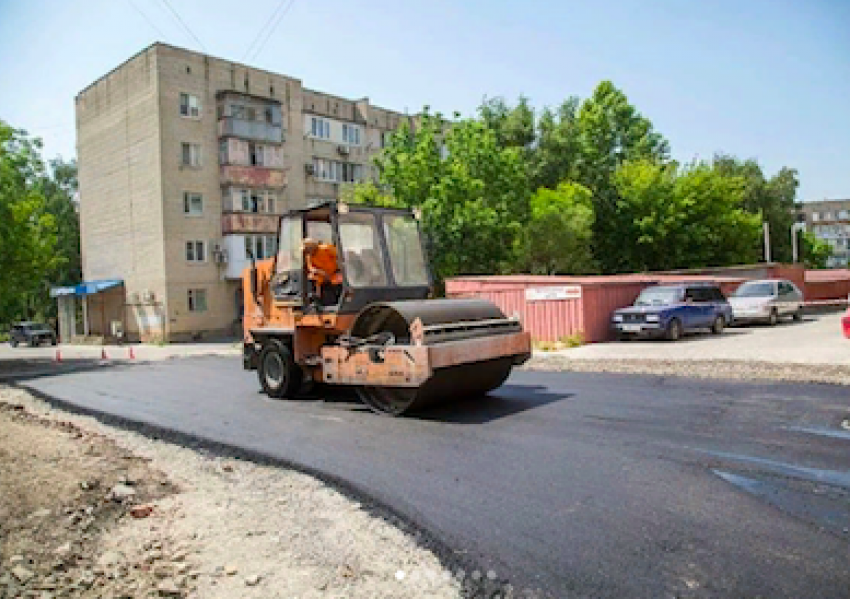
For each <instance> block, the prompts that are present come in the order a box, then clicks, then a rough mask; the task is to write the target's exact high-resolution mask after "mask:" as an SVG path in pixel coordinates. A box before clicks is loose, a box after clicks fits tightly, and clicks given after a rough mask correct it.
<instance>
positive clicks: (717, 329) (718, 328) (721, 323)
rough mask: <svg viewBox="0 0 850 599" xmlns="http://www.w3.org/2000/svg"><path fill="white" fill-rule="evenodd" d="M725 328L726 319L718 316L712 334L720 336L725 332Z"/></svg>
mask: <svg viewBox="0 0 850 599" xmlns="http://www.w3.org/2000/svg"><path fill="white" fill-rule="evenodd" d="M724 328H726V319H725V318H723V317H722V316H718V317H717V318H715V319H714V323H713V324H712V325H711V332H712V333H714V334H715V335H719V334H720V333H722V332H723V329H724Z"/></svg>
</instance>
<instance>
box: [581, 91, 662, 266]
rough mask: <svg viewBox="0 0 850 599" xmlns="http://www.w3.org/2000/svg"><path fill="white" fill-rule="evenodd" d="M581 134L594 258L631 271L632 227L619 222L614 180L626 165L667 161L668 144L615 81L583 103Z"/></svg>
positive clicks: (584, 179)
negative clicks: (627, 244) (627, 234)
mask: <svg viewBox="0 0 850 599" xmlns="http://www.w3.org/2000/svg"><path fill="white" fill-rule="evenodd" d="M576 131H577V134H578V142H579V147H578V156H577V159H576V161H575V167H574V168H575V173H574V180H575V181H577V182H578V183H581V184H582V185H584V186H585V187H587V188H588V189H589V190H590V191H591V192H592V193H593V198H594V202H595V206H594V208H595V212H596V220H595V221H594V222H595V226H594V253H595V256H596V258H597V260H598V261H599V263H600V265H601V266H602V269H603V271H605V272H617V271H624V270H630V269H632V268H634V267H635V266H636V265H635V264H633V263H631V262H630V261H629V260H628V259H627V258H626V252H624V251H623V247H622V239H623V237H622V236H623V232H624V231H626V230H628V228H629V227H630V226H631V223H630V222H629V221H628V220H623V219H621V218H620V216H621V213H620V211H619V210H618V201H619V197H618V194H617V188H616V186H615V184H614V175H615V172H616V170H617V168H618V167H619V166H620V165H621V164H623V163H624V162H626V161H637V160H646V161H650V162H655V163H663V162H665V161H667V160H668V159H669V154H670V148H669V145H668V143H667V141H666V140H665V139H664V138H663V137H662V136H661V135H660V134H659V133H658V132H656V131H655V129H654V127H653V125H652V122H651V121H650V120H649V119H647V118H646V117H644V116H643V115H641V114H640V112H638V110H637V109H636V108H635V107H634V106H633V105H632V104H630V103H629V100H628V98H627V97H626V95H625V94H624V93H623V92H622V91H620V90H619V89H617V88H616V87H615V86H614V85H613V84H612V83H611V82H610V81H603V82H602V83H600V84H599V85H598V86H597V87H596V89H595V90H594V92H593V95H592V96H591V97H590V98H588V99H587V100H585V101H584V102H582V104H581V107H580V108H579V111H578V117H577V120H576Z"/></svg>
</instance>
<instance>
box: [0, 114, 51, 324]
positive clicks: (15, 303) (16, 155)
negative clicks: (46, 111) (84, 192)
mask: <svg viewBox="0 0 850 599" xmlns="http://www.w3.org/2000/svg"><path fill="white" fill-rule="evenodd" d="M45 176H46V175H45V169H44V163H43V162H42V160H41V142H40V140H38V139H31V138H29V137H28V136H27V135H26V134H25V132H23V131H20V130H16V129H13V128H12V127H10V126H9V125H8V124H6V123H5V122H3V121H0V321H3V322H9V321H12V320H16V319H20V318H26V317H35V316H39V315H40V314H39V309H40V308H41V307H43V306H44V305H45V301H46V300H45V298H46V297H47V292H48V287H49V281H48V277H49V275H50V273H51V272H53V271H54V269H55V268H57V266H58V265H59V264H60V263H61V262H62V257H61V256H59V255H57V254H56V251H55V250H56V242H57V233H56V219H55V217H54V216H53V215H52V214H50V213H49V212H48V211H47V207H46V200H45V197H44V191H43V183H44V178H45Z"/></svg>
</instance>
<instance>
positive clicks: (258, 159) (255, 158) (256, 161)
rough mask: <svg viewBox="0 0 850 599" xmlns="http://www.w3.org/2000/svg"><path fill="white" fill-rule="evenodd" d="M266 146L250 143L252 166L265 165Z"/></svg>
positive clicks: (249, 152)
mask: <svg viewBox="0 0 850 599" xmlns="http://www.w3.org/2000/svg"><path fill="white" fill-rule="evenodd" d="M264 149H265V148H264V147H263V146H262V145H261V144H255V143H249V144H248V154H249V156H250V159H251V166H263V165H264V164H265V155H264Z"/></svg>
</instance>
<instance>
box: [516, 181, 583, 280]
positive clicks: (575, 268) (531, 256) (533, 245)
mask: <svg viewBox="0 0 850 599" xmlns="http://www.w3.org/2000/svg"><path fill="white" fill-rule="evenodd" d="M592 238H593V200H592V197H591V193H590V190H589V189H587V188H586V187H583V186H581V185H579V184H578V183H566V182H565V183H561V184H560V185H559V186H558V187H557V188H556V189H547V188H545V187H541V188H540V189H538V190H537V193H535V194H534V195H533V196H532V197H531V215H530V219H529V222H528V224H527V225H526V227H525V229H524V232H523V236H522V239H521V243H522V245H521V248H520V251H519V254H518V258H519V260H518V264H517V266H518V267H519V269H520V270H522V271H525V272H530V273H533V274H543V275H552V274H587V273H593V272H596V270H597V265H596V262H595V260H594V258H593V252H592V251H591V241H592Z"/></svg>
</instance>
